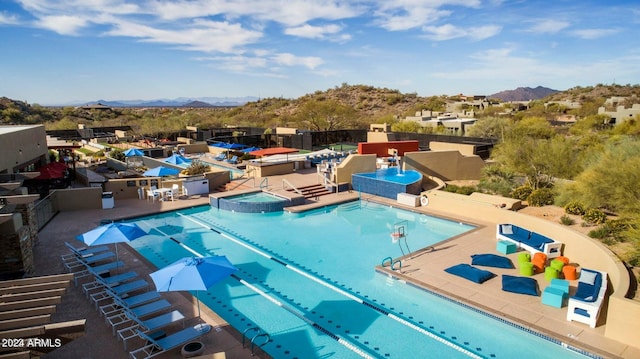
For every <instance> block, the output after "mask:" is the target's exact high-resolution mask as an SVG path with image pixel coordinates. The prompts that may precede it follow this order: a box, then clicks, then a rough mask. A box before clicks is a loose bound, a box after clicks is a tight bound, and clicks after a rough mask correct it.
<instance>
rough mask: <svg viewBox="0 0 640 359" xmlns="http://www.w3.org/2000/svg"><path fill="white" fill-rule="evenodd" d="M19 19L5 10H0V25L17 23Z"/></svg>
mask: <svg viewBox="0 0 640 359" xmlns="http://www.w3.org/2000/svg"><path fill="white" fill-rule="evenodd" d="M19 22H20V21H19V20H18V17H17V16H15V15H11V14H9V13H7V12H5V11H3V12H0V25H17V24H18V23H19Z"/></svg>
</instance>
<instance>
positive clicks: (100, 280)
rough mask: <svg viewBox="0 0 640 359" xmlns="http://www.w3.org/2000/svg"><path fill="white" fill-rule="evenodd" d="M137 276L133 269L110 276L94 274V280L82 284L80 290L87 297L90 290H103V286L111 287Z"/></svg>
mask: <svg viewBox="0 0 640 359" xmlns="http://www.w3.org/2000/svg"><path fill="white" fill-rule="evenodd" d="M137 277H138V273H136V272H134V271H129V272H124V273H120V274H117V275H114V276H110V277H101V276H96V277H95V278H96V280H94V281H93V282H89V283H85V284H83V285H82V290H83V291H84V295H85V296H86V297H87V298H89V294H90V293H91V291H93V290H96V289H100V290H103V289H104V288H105V287H113V286H116V285H119V284H122V283H125V282H128V281H130V280H132V279H134V278H137Z"/></svg>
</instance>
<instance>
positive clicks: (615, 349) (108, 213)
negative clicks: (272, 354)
mask: <svg viewBox="0 0 640 359" xmlns="http://www.w3.org/2000/svg"><path fill="white" fill-rule="evenodd" d="M275 177H280V176H275ZM286 178H287V180H288V181H289V182H291V183H292V184H293V185H294V186H302V185H304V184H309V183H315V182H316V177H315V169H311V170H309V171H298V172H296V173H293V174H289V175H286ZM270 182H271V183H274V184H275V183H279V178H273V179H272V180H270ZM356 198H358V195H357V193H355V192H352V193H350V192H343V193H339V194H333V195H328V196H322V197H320V199H319V200H318V203H317V204H315V205H316V206H326V205H331V204H333V203H336V202H341V201H346V200H352V199H356ZM363 200H371V201H376V202H382V203H388V204H390V205H398V204H397V203H396V201H392V200H388V199H383V198H379V197H368V198H365V199H363ZM207 203H208V196H202V197H196V198H193V197H192V198H190V199H184V200H182V199H181V200H177V201H175V202H155V203H150V202H148V201H146V200H138V199H126V200H120V201H118V203H117V204H116V208H115V209H111V210H102V209H100V210H83V211H74V212H62V213H60V214H58V215H57V216H56V217H55V218H54V219H53V220H52V221H51V222H50V223H49V224H48V225H47V226H45V227H44V228H43V230H42V231H41V232H40V233H39V239H38V243H37V244H36V246H35V248H34V257H35V261H36V263H35V267H36V271H37V274H38V275H48V274H57V273H64V268H63V266H62V262H61V261H60V255H61V254H63V253H67V252H68V249H67V248H66V246H65V245H64V242H65V241H69V242H71V243H73V242H74V240H73V237H74V236H75V235H77V234H81V233H83V232H86V231H88V230H90V229H93V228H95V227H96V226H98V225H100V221H101V220H103V219H114V220H116V219H123V218H130V217H136V216H141V215H146V214H151V213H156V212H160V211H170V210H175V209H179V208H185V207H193V206H198V205H205V204H207ZM407 209H408V210H412V211H420V212H425V213H427V214H430V215H436V216H441V217H447V216H448V214H447V212H443V211H440V210H439V209H438V208H436V207H435V206H431V205H430V206H427V207H407ZM455 220H456V221H460V222H465V223H471V224H474V225H476V226H477V228H476V229H475V230H473V231H471V232H468V233H465V234H463V235H461V236H458V237H455V238H453V239H450V240H448V241H446V242H444V243H439V244H437V245H435V246H434V248H433V250H426V251H423V252H420V253H418V254H414V255H412V256H411V257H409V258H406V259H405V262H404V264H403V266H402V270H401V271H388V270H387V269H383V268H377V269H378V270H379V271H382V272H383V273H388V274H389V275H392V276H394V277H396V278H399V279H402V280H406V281H408V282H411V283H414V284H415V285H416V286H418V287H421V288H424V289H425V290H428V291H432V292H435V293H438V294H441V295H444V296H447V297H448V298H451V299H452V300H454V301H458V302H460V303H464V305H467V306H471V307H473V308H478V309H479V310H482V311H484V312H487V313H489V314H490V315H493V316H495V317H497V318H500V319H501V320H505V321H508V322H512V323H514V324H516V325H519V326H521V327H523V328H525V329H526V330H532V331H535V332H537V333H541V334H542V335H544V336H548V337H550V338H555V339H557V340H559V341H560V342H562V343H565V344H567V345H571V346H575V347H578V348H582V349H584V350H587V351H589V352H591V353H595V354H597V355H600V356H602V357H605V358H638V357H640V349H638V348H634V347H630V346H628V345H625V344H622V343H619V342H616V341H613V340H611V339H608V338H606V337H605V336H604V332H605V329H606V324H603V325H600V326H598V327H596V328H594V329H592V328H590V327H588V326H586V325H584V324H580V323H574V322H568V321H566V319H565V318H566V310H567V309H566V307H564V308H553V307H549V306H546V305H543V304H542V303H541V300H540V297H532V296H525V295H519V294H511V293H506V292H504V291H502V290H501V288H500V280H499V279H492V280H489V281H487V282H485V283H484V284H482V285H478V284H474V283H471V282H468V281H466V280H464V279H461V278H458V277H456V276H452V275H450V274H448V273H446V272H444V270H443V269H444V268H447V267H448V266H451V265H454V264H458V263H468V262H469V260H470V256H471V255H472V254H476V253H495V243H496V239H495V223H489V222H482V221H478V220H477V219H476V218H475V217H474V215H473V213H460V214H459V215H456V218H455ZM74 244H75V243H74ZM119 248H120V249H119V253H120V258H121V259H122V260H124V261H125V263H126V264H127V267H128V268H129V269H132V270H135V271H136V272H138V273H139V274H140V275H141V276H147V275H148V273H150V272H152V271H154V270H156V268H154V267H153V266H152V265H151V264H150V263H148V262H147V261H146V260H145V259H144V258H142V257H141V256H139V255H138V254H137V253H136V252H135V251H133V250H131V249H130V247H129V246H128V245H120V246H119ZM516 255H517V254H510V255H508V257H509V258H511V259H512V261H513V262H514V263H517V259H516ZM371 270H375V268H372V269H371ZM492 271H493V272H495V273H496V274H498V275H501V274H507V273H510V274H512V275H517V274H516V273H517V269H504V270H501V269H497V268H496V269H495V270H494V269H493V268H492ZM533 278H534V279H536V280H538V282H539V287H540V288H541V289H542V288H544V287H545V286H546V285H547V283H546V281H545V279H544V275H543V274H538V275H535V276H533ZM571 285H572V287H573V290H575V286H576V283H575V282H572V283H571ZM163 295H166V297H167V298H168V299H169V300H170V302H171V303H172V304H174V307H176V309H179V310H180V311H181V312H182V313H184V314H185V317H187V318H192V319H191V321H193V318H194V317H195V316H196V315H197V307H196V301H195V298H193V297H192V296H191V295H189V294H185V293H181V292H173V293H164V294H163ZM202 317H203V319H204V320H205V321H206V322H207V323H209V324H211V325H212V326H213V327H214V328H215V330H213V331H212V332H210V333H209V334H207V335H205V336H204V337H203V339H202V342H203V343H204V344H205V346H206V347H205V349H206V352H205V354H213V353H217V352H226V356H227V358H250V357H251V353H250V351H249V350H248V349H244V348H242V341H241V334H240V333H238V332H237V331H236V330H235V329H233V328H230V327H229V326H228V325H227V324H226V323H225V321H224V320H222V319H221V318H220V317H219V316H217V315H216V314H215V313H213V312H211V311H210V310H209V309H208V308H206V307H202ZM78 318H86V320H87V325H86V328H87V329H86V335H84V336H82V337H80V338H77V339H76V340H74V341H72V342H70V343H69V344H67V345H65V346H63V347H62V348H60V349H57V350H55V351H53V352H51V353H49V354H47V355H45V356H44V357H45V358H70V357H83V356H86V355H88V354H87V353H91V357H92V358H97V359H99V358H123V359H124V358H127V357H128V354H127V353H126V352H125V351H124V350H122V343H121V342H118V341H117V340H116V339H115V337H113V336H112V334H111V331H110V329H109V328H108V327H107V325H106V324H105V323H104V320H103V319H102V318H100V317H99V316H98V313H97V311H96V310H95V308H94V307H92V306H91V305H90V304H89V301H88V300H87V299H86V298H85V297H84V295H83V294H82V290H81V288H77V287H72V288H70V289H69V291H68V293H67V295H66V296H65V298H64V300H63V302H62V303H61V304H60V305H59V306H58V309H57V311H56V313H55V321H65V320H74V319H78ZM605 319H606V318H605ZM600 322H603V323H606V322H605V320H603V318H601V320H600ZM189 324H191V322H187V325H189ZM163 357H167V358H168V357H171V355H166V356H161V357H160V358H163Z"/></svg>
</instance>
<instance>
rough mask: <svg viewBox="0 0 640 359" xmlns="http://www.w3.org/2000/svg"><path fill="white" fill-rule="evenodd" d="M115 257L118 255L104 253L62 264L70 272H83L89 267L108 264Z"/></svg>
mask: <svg viewBox="0 0 640 359" xmlns="http://www.w3.org/2000/svg"><path fill="white" fill-rule="evenodd" d="M115 256H116V255H115V253H113V252H102V253H97V254H93V255H90V256H86V257H76V259H75V260H72V261H68V262H63V263H62V264H64V266H65V268H67V271H68V272H75V271H77V270H82V269H83V268H85V267H86V266H87V265H89V266H91V265H95V264H98V263H100V262H106V261H108V260H110V259H113V258H114V257H115Z"/></svg>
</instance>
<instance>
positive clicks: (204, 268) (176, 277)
mask: <svg viewBox="0 0 640 359" xmlns="http://www.w3.org/2000/svg"><path fill="white" fill-rule="evenodd" d="M237 270H238V268H236V267H235V266H234V265H233V264H231V262H229V260H228V259H227V257H225V256H211V257H184V258H181V259H179V260H177V261H175V262H174V263H172V264H169V265H168V266H166V267H164V268H162V269H160V270H157V271H155V272H153V273H151V274H149V276H150V277H151V280H153V283H154V284H155V286H156V290H157V291H158V292H173V291H183V290H195V291H196V299H197V301H198V317H200V298H198V291H200V290H207V289H209V287H211V286H212V285H214V284H216V283H218V282H219V281H221V280H223V279H225V278H226V277H228V276H230V275H231V274H233V273H235V272H236V271H237Z"/></svg>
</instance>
